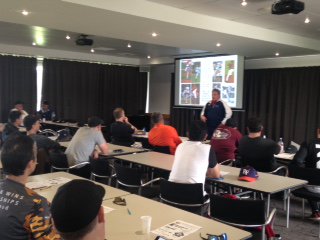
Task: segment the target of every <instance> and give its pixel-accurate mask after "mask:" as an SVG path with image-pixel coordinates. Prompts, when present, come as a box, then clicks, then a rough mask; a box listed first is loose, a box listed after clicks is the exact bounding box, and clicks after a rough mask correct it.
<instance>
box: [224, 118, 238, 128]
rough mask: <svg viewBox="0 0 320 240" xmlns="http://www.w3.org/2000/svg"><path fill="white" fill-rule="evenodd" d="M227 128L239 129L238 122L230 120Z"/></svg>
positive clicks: (227, 122)
mask: <svg viewBox="0 0 320 240" xmlns="http://www.w3.org/2000/svg"><path fill="white" fill-rule="evenodd" d="M226 126H227V127H231V128H235V127H237V122H236V121H235V120H234V119H233V118H229V119H228V120H227V121H226Z"/></svg>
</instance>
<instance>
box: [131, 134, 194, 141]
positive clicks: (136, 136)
mask: <svg viewBox="0 0 320 240" xmlns="http://www.w3.org/2000/svg"><path fill="white" fill-rule="evenodd" d="M132 136H133V137H135V138H148V136H149V132H145V133H144V134H132ZM179 137H180V139H181V141H182V142H185V141H188V140H189V138H188V137H181V136H179Z"/></svg>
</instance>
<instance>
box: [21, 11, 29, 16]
mask: <svg viewBox="0 0 320 240" xmlns="http://www.w3.org/2000/svg"><path fill="white" fill-rule="evenodd" d="M21 13H22V15H24V16H28V15H29V12H28V11H27V10H22V12H21Z"/></svg>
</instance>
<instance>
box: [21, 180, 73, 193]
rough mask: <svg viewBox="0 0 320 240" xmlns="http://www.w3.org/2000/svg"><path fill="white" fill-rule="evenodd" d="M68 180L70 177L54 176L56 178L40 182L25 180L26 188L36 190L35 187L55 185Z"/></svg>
mask: <svg viewBox="0 0 320 240" xmlns="http://www.w3.org/2000/svg"><path fill="white" fill-rule="evenodd" d="M69 181H71V179H70V178H65V177H56V178H51V179H48V180H45V181H41V182H27V184H26V186H27V188H30V189H34V190H36V189H43V188H49V187H52V186H56V185H62V184H65V183H67V182H69Z"/></svg>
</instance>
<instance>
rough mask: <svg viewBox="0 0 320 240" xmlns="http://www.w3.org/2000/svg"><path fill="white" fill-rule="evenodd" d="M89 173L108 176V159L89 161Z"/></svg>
mask: <svg viewBox="0 0 320 240" xmlns="http://www.w3.org/2000/svg"><path fill="white" fill-rule="evenodd" d="M90 167H91V172H92V173H94V174H96V175H99V176H110V168H111V167H110V165H109V161H108V159H90Z"/></svg>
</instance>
